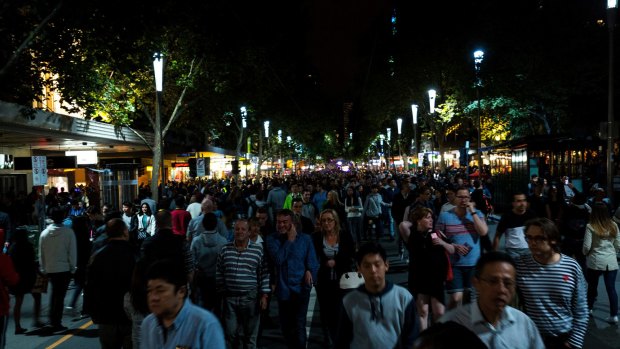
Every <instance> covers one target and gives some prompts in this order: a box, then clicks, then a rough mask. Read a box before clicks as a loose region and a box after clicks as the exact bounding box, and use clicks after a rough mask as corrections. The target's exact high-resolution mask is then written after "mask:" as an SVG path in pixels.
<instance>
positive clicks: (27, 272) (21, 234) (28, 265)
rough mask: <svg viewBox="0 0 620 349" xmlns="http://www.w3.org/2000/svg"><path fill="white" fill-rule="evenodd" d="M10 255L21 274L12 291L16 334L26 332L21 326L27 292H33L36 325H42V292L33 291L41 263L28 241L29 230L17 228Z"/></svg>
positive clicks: (18, 272) (16, 269)
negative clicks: (40, 317) (40, 319)
mask: <svg viewBox="0 0 620 349" xmlns="http://www.w3.org/2000/svg"><path fill="white" fill-rule="evenodd" d="M9 256H11V259H12V260H13V265H14V266H15V271H16V272H17V274H19V282H18V283H17V285H15V286H14V287H12V288H11V289H10V291H11V293H12V294H13V295H15V306H14V307H13V319H14V320H15V334H22V333H25V332H26V329H25V328H23V327H22V326H21V315H22V303H23V302H24V296H25V295H26V294H28V293H31V294H32V298H34V322H35V325H36V326H38V325H40V323H39V315H40V314H41V293H33V292H32V287H33V286H34V282H35V280H36V278H37V272H38V270H39V265H38V263H37V259H36V255H35V252H34V246H33V245H32V244H31V243H30V241H28V231H27V230H24V229H17V230H16V231H15V234H13V243H12V244H11V248H10V249H9Z"/></svg>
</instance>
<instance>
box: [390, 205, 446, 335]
mask: <svg viewBox="0 0 620 349" xmlns="http://www.w3.org/2000/svg"><path fill="white" fill-rule="evenodd" d="M414 229H415V230H414ZM399 230H400V234H401V237H402V239H403V241H405V242H406V246H407V249H408V250H409V280H408V285H409V291H410V292H411V293H412V294H413V295H414V296H415V299H416V310H417V313H418V319H419V321H420V331H424V330H425V329H426V328H427V327H428V325H429V323H428V322H429V321H428V313H429V305H430V307H432V310H433V316H434V317H435V318H434V320H437V319H439V317H440V316H442V315H443V313H444V311H445V300H444V286H445V281H446V278H447V274H448V268H449V265H448V259H447V257H446V252H448V253H449V254H453V253H454V252H455V248H454V246H453V245H451V244H449V243H448V242H447V241H446V240H447V238H446V236H445V235H444V234H443V233H442V232H441V231H438V230H435V231H433V211H431V209H429V208H426V207H418V208H416V209H415V210H413V211H411V213H410V214H409V219H408V220H406V221H404V222H402V223H401V224H400V226H399Z"/></svg>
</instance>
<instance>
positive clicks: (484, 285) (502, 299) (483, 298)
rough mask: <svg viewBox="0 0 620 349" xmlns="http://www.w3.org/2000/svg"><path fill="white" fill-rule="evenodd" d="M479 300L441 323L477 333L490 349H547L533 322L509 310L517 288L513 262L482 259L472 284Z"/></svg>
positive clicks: (503, 257)
mask: <svg viewBox="0 0 620 349" xmlns="http://www.w3.org/2000/svg"><path fill="white" fill-rule="evenodd" d="M472 282H473V284H474V287H475V288H476V291H478V299H477V302H476V303H470V304H467V305H464V306H462V307H459V308H456V309H452V310H451V311H449V312H447V313H446V314H445V315H444V316H443V317H441V319H440V322H448V321H454V322H456V323H458V324H461V325H463V326H465V327H467V328H468V329H469V330H470V331H472V332H473V333H475V334H476V335H477V336H478V337H479V338H480V339H481V340H482V341H483V342H484V344H486V345H487V347H489V348H495V349H501V348H517V347H518V348H527V349H538V348H544V344H543V341H542V338H541V337H540V333H539V332H538V329H536V325H535V324H534V322H533V321H532V320H531V319H530V318H529V317H528V316H527V315H525V314H524V313H522V312H521V311H519V310H517V309H515V308H512V307H510V306H509V305H508V304H509V303H510V302H511V301H512V298H513V297H514V294H515V286H516V269H515V263H514V260H513V259H512V258H511V257H510V255H508V254H506V253H504V252H497V251H493V252H490V253H487V254H484V255H482V257H480V259H479V260H478V263H476V268H475V272H474V279H473V280H472Z"/></svg>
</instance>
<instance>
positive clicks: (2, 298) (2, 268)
mask: <svg viewBox="0 0 620 349" xmlns="http://www.w3.org/2000/svg"><path fill="white" fill-rule="evenodd" d="M0 241H4V229H0ZM18 281H19V275H18V274H17V272H16V271H15V267H13V261H12V260H11V257H9V256H8V255H6V254H0V316H7V315H9V309H10V306H9V289H8V287H9V286H14V285H17V282H18Z"/></svg>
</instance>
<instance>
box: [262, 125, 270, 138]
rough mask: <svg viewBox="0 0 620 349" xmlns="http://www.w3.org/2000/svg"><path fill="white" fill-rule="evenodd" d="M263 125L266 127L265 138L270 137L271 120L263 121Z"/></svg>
mask: <svg viewBox="0 0 620 349" xmlns="http://www.w3.org/2000/svg"><path fill="white" fill-rule="evenodd" d="M263 127H264V128H265V138H269V121H265V122H263Z"/></svg>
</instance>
